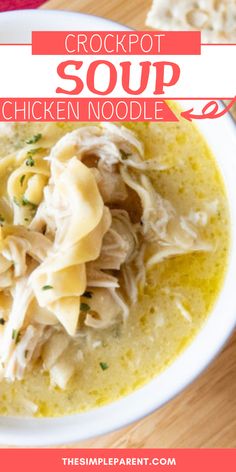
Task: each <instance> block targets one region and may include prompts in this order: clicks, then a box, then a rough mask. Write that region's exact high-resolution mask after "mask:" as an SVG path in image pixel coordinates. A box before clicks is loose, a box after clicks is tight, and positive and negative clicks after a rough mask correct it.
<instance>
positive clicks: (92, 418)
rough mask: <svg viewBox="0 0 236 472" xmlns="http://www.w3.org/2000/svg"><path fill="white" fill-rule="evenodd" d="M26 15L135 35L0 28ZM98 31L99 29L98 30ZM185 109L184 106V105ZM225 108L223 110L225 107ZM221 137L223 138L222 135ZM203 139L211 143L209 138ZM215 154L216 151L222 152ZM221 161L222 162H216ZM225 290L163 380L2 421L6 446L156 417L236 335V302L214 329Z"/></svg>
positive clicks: (0, 434)
mask: <svg viewBox="0 0 236 472" xmlns="http://www.w3.org/2000/svg"><path fill="white" fill-rule="evenodd" d="M22 14H24V16H25V15H27V16H28V17H30V16H31V15H33V16H34V17H35V18H38V19H39V18H40V17H41V18H42V19H46V17H50V18H52V17H53V16H54V17H56V16H58V15H59V16H63V17H64V18H65V15H66V16H67V17H68V19H69V17H70V18H71V17H73V18H74V19H75V17H77V18H78V17H80V18H81V17H82V18H84V19H85V17H86V19H87V20H90V21H91V17H92V18H93V19H94V21H96V22H99V26H101V25H102V26H103V29H104V28H105V26H107V27H109V26H110V27H113V29H114V27H115V29H116V30H119V29H120V30H122V29H127V30H129V29H130V28H127V27H126V26H123V25H121V24H119V23H117V22H114V21H112V20H107V19H105V18H101V17H99V16H96V15H88V14H84V13H79V12H71V11H64V10H15V11H12V12H2V13H1V14H0V23H1V19H3V17H9V18H10V19H11V18H13V17H14V18H15V19H18V20H19V22H20V24H21V27H22V26H23V27H24V21H23V18H22ZM22 22H23V25H22ZM55 23H56V19H55ZM40 29H42V28H40ZM97 29H99V28H98V25H97ZM181 103H183V102H182V101H181ZM188 105H191V100H188ZM220 106H221V107H222V105H220ZM220 120H221V124H222V127H223V129H224V131H225V133H226V135H228V138H229V141H230V140H231V141H230V142H232V144H234V143H235V144H236V136H235V124H234V122H233V120H232V119H231V117H230V114H227V115H224V116H223V117H222V118H221V119H220ZM202 121H203V120H202ZM204 125H205V124H204V123H201V124H200V126H198V127H200V132H202V131H201V128H202V130H203V129H204ZM209 128H210V125H209ZM216 128H217V129H220V127H219V123H217V126H216ZM221 133H223V132H222V131H221ZM216 136H217V134H216ZM203 137H204V139H206V137H205V134H204V133H203ZM217 139H218V136H217ZM207 142H208V141H207ZM215 151H217V149H216V150H215ZM215 153H216V154H217V152H214V154H215ZM216 161H217V162H218V158H217V157H216ZM218 165H219V164H218ZM219 167H220V166H219ZM232 169H233V171H232V174H234V176H236V165H235V164H234V162H232ZM232 189H233V186H232V184H231V194H229V193H228V188H227V187H226V191H227V195H228V203H229V206H230V210H231V223H233V224H232V227H231V248H230V251H231V265H230V261H229V267H228V269H227V274H229V270H231V272H232V274H233V272H234V269H233V267H232V254H233V262H234V263H235V267H236V203H235V204H234V205H235V207H233V202H232V200H230V196H232V195H233V192H232ZM234 241H235V242H234ZM235 272H236V270H235ZM227 274H226V276H225V281H224V287H225V284H226V279H227ZM232 274H231V275H232ZM231 279H232V276H231ZM224 287H222V288H221V292H220V295H219V296H218V300H217V302H216V304H215V307H214V308H213V310H212V312H211V313H210V315H209V318H208V320H207V321H206V322H205V324H204V326H203V327H202V329H201V330H200V331H199V333H198V334H197V335H196V337H195V338H194V340H193V341H192V342H191V344H190V345H189V346H188V347H187V348H186V349H185V350H184V351H183V352H182V354H180V355H179V356H178V358H177V359H176V360H175V361H174V362H172V364H171V365H170V366H169V367H168V368H167V369H165V370H164V371H163V372H162V373H161V374H159V375H158V376H157V377H155V378H154V379H153V380H151V381H149V382H148V383H147V384H145V385H144V386H143V387H141V388H139V389H138V390H136V391H134V392H132V393H130V394H129V395H127V396H125V397H123V398H121V399H119V400H117V401H115V402H113V403H111V404H108V405H106V406H103V407H100V408H96V409H93V410H90V411H88V412H85V413H78V414H72V415H70V416H63V417H59V418H58V417H57V418H54V417H49V418H25V417H23V418H22V417H15V418H9V417H0V443H1V444H3V445H9V444H11V445H14V446H52V445H60V444H68V443H72V442H76V441H82V440H85V439H88V438H91V437H94V436H98V435H101V434H106V433H109V432H112V431H115V430H117V429H119V428H121V427H125V426H127V425H128V424H130V423H132V422H133V421H137V420H140V419H141V418H143V417H145V416H146V415H149V414H150V413H152V412H153V411H155V410H156V409H157V408H160V407H161V406H163V405H164V404H165V403H167V402H168V401H170V400H171V399H172V398H174V397H175V396H176V395H178V394H180V393H181V392H182V390H183V389H185V388H186V387H187V386H188V385H189V384H190V383H192V382H193V381H194V380H195V379H196V378H197V377H198V376H199V375H200V374H201V373H202V372H203V371H204V370H205V369H206V367H207V366H208V365H209V364H210V362H211V361H212V360H213V359H214V358H215V356H216V355H217V354H218V353H219V351H220V350H221V349H222V348H223V346H224V344H225V342H226V341H227V339H228V338H229V336H230V335H231V333H232V331H233V330H234V328H235V326H236V301H235V306H234V308H231V305H230V304H229V303H228V306H229V308H231V310H230V316H229V319H227V326H225V324H222V323H219V320H218V324H217V325H216V324H215V323H216V320H215V318H216V315H215V312H216V305H217V306H218V305H219V306H220V307H221V305H222V303H221V304H220V300H221V297H222V293H223V292H224ZM232 290H233V284H232V280H231V282H230V290H228V292H227V295H228V296H229V295H230V293H233V292H232ZM222 306H223V305H222ZM220 309H222V308H220ZM218 311H219V310H218ZM214 326H215V327H216V326H217V331H216V332H215V333H214V339H215V340H214V346H212V345H209V344H208V343H207V340H208V339H209V336H211V334H212V332H213V331H214ZM203 341H204V343H203ZM202 343H203V345H204V347H205V349H206V350H205V352H204V355H203V356H202V358H201V361H200V362H199V358H198V356H197V354H198V353H199V352H200V350H201V345H202ZM190 359H191V361H192V364H191V366H190V365H189V362H190ZM190 367H191V369H190ZM176 369H177V371H178V372H182V373H183V377H182V378H181V380H179V379H177V381H176V379H175V375H171V374H174V373H175V372H176ZM170 376H172V378H171V379H169V383H168V385H167V386H166V387H165V388H164V389H163V391H161V392H160V391H158V388H159V386H162V388H163V386H164V384H165V379H166V377H167V378H168V377H170ZM157 391H158V395H159V398H158V399H157V398H156V396H155V395H153V394H155V392H157ZM147 399H148V401H147ZM145 400H146V402H145Z"/></svg>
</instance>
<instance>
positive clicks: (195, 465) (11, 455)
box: [1, 449, 236, 472]
mask: <svg viewBox="0 0 236 472" xmlns="http://www.w3.org/2000/svg"><path fill="white" fill-rule="evenodd" d="M137 469H138V470H140V472H143V471H156V472H157V471H166V472H167V471H172V472H199V471H204V472H211V471H214V472H222V471H227V472H235V469H236V449H14V450H12V449H1V470H2V471H3V472H12V471H14V470H17V471H18V472H32V470H33V471H34V472H41V471H42V470H45V471H46V470H51V471H53V472H67V471H75V470H76V471H79V470H83V471H84V470H86V471H88V472H89V471H93V470H94V471H105V470H112V471H114V472H116V471H120V472H123V471H124V472H130V471H135V470H137Z"/></svg>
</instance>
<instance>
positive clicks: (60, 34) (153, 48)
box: [32, 31, 201, 55]
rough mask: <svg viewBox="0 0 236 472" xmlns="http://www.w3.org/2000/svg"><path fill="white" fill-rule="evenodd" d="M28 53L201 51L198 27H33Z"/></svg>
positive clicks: (181, 52) (190, 52)
mask: <svg viewBox="0 0 236 472" xmlns="http://www.w3.org/2000/svg"><path fill="white" fill-rule="evenodd" d="M32 54H35V55H36V54H40V55H44V54H46V55H60V54H72V55H73V54H81V55H84V54H91V55H97V54H121V55H124V54H125V55H126V54H132V55H141V54H153V55H159V54H166V55H168V54H172V55H177V54H181V55H188V54H191V55H195V54H198V55H199V54H201V33H200V32H199V31H161V32H160V31H159V32H158V31H99V32H98V31H96V32H92V31H79V32H78V31H77V32H76V31H33V32H32Z"/></svg>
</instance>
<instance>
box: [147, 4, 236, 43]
mask: <svg viewBox="0 0 236 472" xmlns="http://www.w3.org/2000/svg"><path fill="white" fill-rule="evenodd" d="M146 24H147V26H150V27H152V28H155V29H158V30H166V31H171V30H175V31H184V30H188V31H194V30H200V31H201V32H202V42H209V43H222V42H224V43H236V0H153V3H152V7H151V10H150V11H149V13H148V15H147V19H146Z"/></svg>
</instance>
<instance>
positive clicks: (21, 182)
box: [20, 174, 25, 186]
mask: <svg viewBox="0 0 236 472" xmlns="http://www.w3.org/2000/svg"><path fill="white" fill-rule="evenodd" d="M24 180H25V174H24V175H22V176H21V178H20V184H21V186H22V185H23V183H24Z"/></svg>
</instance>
